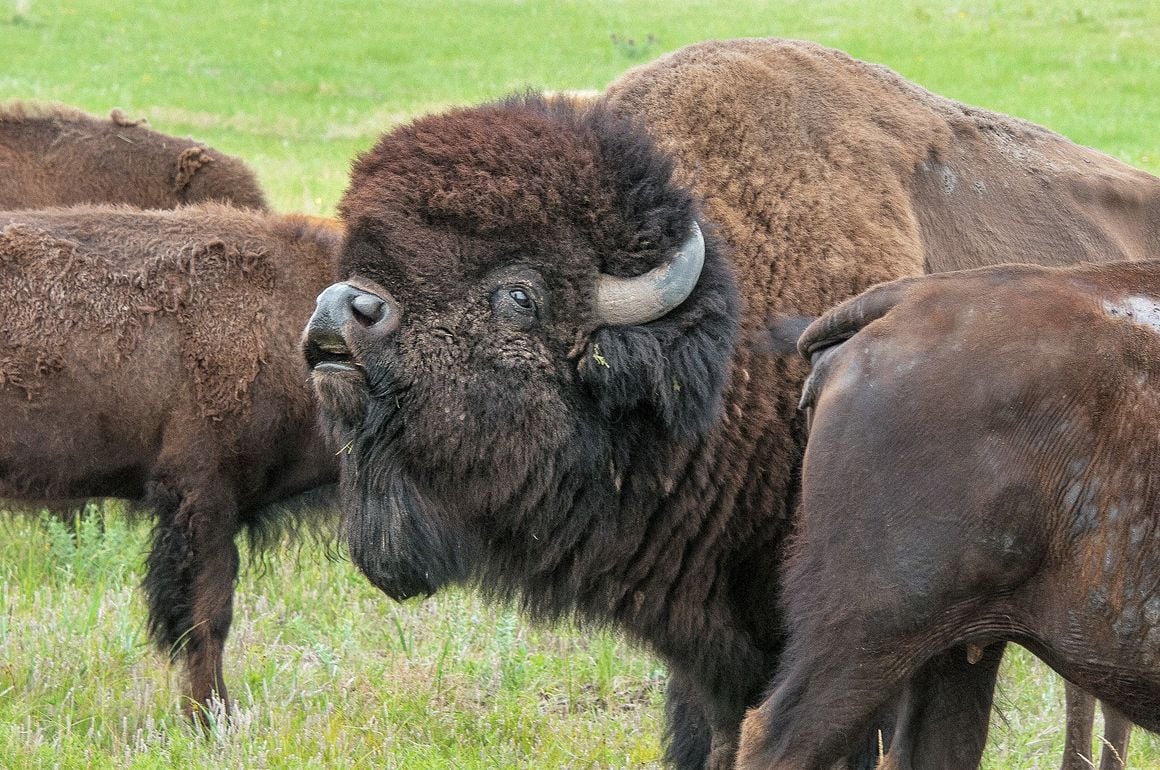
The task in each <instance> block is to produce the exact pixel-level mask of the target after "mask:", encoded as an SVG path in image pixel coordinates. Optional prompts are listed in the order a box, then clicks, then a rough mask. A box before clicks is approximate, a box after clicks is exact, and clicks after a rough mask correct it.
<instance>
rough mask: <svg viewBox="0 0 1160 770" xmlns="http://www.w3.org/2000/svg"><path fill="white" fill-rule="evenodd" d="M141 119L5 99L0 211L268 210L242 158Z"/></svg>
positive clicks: (0, 109) (0, 129) (0, 126)
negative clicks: (224, 206) (108, 206)
mask: <svg viewBox="0 0 1160 770" xmlns="http://www.w3.org/2000/svg"><path fill="white" fill-rule="evenodd" d="M143 123H144V121H141V120H136V121H134V120H128V119H127V118H126V117H125V116H124V114H123V113H121V111H120V110H113V112H112V115H111V116H110V118H109V119H108V120H102V119H99V118H95V117H92V116H90V115H86V114H85V113H83V112H81V111H79V110H76V109H74V108H71V107H65V106H63V105H59V104H39V103H30V102H9V103H7V104H4V105H0V209H33V208H47V207H50V206H68V205H72V204H76V203H127V204H130V205H132V206H137V207H139V208H147V209H150V208H158V209H171V208H175V207H177V206H180V205H183V204H188V203H200V202H207V201H218V202H222V203H233V204H234V205H236V206H240V207H247V208H254V209H265V208H266V198H265V196H264V195H263V193H262V189H261V188H260V187H259V186H258V180H257V178H256V177H255V176H254V172H253V171H251V170H250V168H249V167H248V166H246V164H245V163H243V162H242V161H241V160H239V159H238V158H234V157H231V156H229V155H225V154H223V153H220V152H218V151H217V150H214V149H211V148H209V147H206V146H205V145H202V144H199V143H197V142H195V141H193V140H192V139H178V138H176V137H172V136H166V135H165V134H160V133H157V132H156V131H152V130H150V129H149V128H146V127H145V126H144V125H143Z"/></svg>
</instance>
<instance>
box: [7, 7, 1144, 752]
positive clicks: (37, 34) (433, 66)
mask: <svg viewBox="0 0 1160 770" xmlns="http://www.w3.org/2000/svg"><path fill="white" fill-rule="evenodd" d="M5 1H6V0H0V99H6V98H27V99H51V100H57V101H63V102H66V103H70V104H74V105H77V106H80V107H83V108H86V109H89V110H91V111H94V112H98V113H107V112H108V110H109V109H110V108H112V107H114V106H116V107H121V108H123V109H125V110H126V111H127V112H128V113H129V114H130V116H133V117H138V116H146V117H148V118H149V119H150V121H151V123H152V125H153V126H154V127H155V128H157V129H159V130H162V131H167V132H170V133H177V134H190V135H193V136H195V137H197V138H199V139H202V140H205V141H207V142H209V143H211V144H213V145H215V146H217V147H218V148H220V149H222V150H224V151H227V152H231V153H235V154H238V155H241V156H243V157H245V158H246V159H248V160H249V161H250V162H251V163H253V164H254V165H255V167H256V168H257V169H258V172H259V174H260V176H261V179H262V182H263V183H264V185H265V186H266V187H267V189H268V190H269V192H270V195H271V199H272V201H273V203H274V205H275V206H276V207H277V208H279V209H282V210H287V211H306V212H310V213H322V214H330V213H332V212H333V211H334V207H335V204H336V202H337V200H338V198H339V196H340V194H341V192H342V189H343V187H344V185H345V181H346V176H347V170H348V168H349V164H350V160H351V158H352V157H353V155H354V154H355V153H356V152H358V151H360V150H362V149H365V148H367V147H368V146H369V145H370V144H371V143H372V142H373V141H374V139H375V137H376V136H377V135H378V133H379V132H381V131H383V130H384V129H387V128H389V127H390V126H392V125H394V124H396V123H397V122H399V121H402V120H405V119H407V118H408V117H409V116H412V115H415V114H417V113H420V112H423V111H427V110H431V109H438V108H440V107H442V106H446V105H450V104H459V103H469V102H475V101H479V100H481V99H486V98H489V97H494V96H498V95H501V94H504V93H507V92H510V91H512V90H517V89H523V88H527V87H540V86H542V87H550V88H555V89H562V88H601V87H603V86H604V85H605V84H606V83H608V82H609V81H610V80H611V79H613V78H614V77H616V76H617V75H618V74H619V73H621V72H622V71H624V70H625V69H626V68H628V67H630V66H633V65H635V64H638V63H641V62H645V61H648V60H649V59H651V58H654V57H655V56H657V55H659V54H661V53H663V52H665V51H668V50H672V49H674V48H677V47H679V46H681V45H684V44H687V43H690V42H694V41H696V40H701V39H706V38H711V37H733V36H763V35H777V36H783V37H795V38H807V39H812V40H816V41H818V42H821V43H825V44H828V45H833V46H835V47H839V48H842V49H844V50H847V51H849V52H850V53H852V54H853V55H855V56H858V57H860V58H864V59H868V60H872V61H876V62H881V63H884V64H887V65H889V66H891V67H893V68H895V69H897V70H898V71H900V72H901V73H902V74H904V75H906V76H907V77H910V78H912V79H914V80H916V81H917V82H919V83H920V84H922V85H924V86H926V87H928V88H930V89H932V90H934V91H937V92H940V93H942V94H945V95H948V96H951V97H954V98H958V99H962V100H964V101H967V102H971V103H974V104H979V105H983V106H986V107H990V108H993V109H998V110H1002V111H1005V112H1010V113H1014V114H1017V115H1019V116H1021V117H1026V118H1029V119H1031V120H1035V121H1037V122H1040V123H1043V124H1046V125H1047V126H1049V127H1051V128H1053V129H1055V130H1058V131H1060V132H1062V133H1064V134H1066V135H1068V136H1070V137H1072V138H1073V139H1075V140H1077V141H1079V142H1081V143H1084V144H1088V145H1092V146H1095V147H1098V148H1100V149H1102V150H1104V151H1106V152H1108V153H1110V154H1112V155H1115V156H1117V157H1119V158H1121V159H1123V160H1125V161H1127V162H1129V163H1132V164H1134V165H1137V166H1140V167H1142V168H1145V169H1147V170H1149V171H1151V172H1153V173H1160V145H1158V144H1157V139H1156V133H1155V132H1156V126H1158V125H1160V98H1157V97H1156V94H1155V87H1156V83H1158V82H1160V5H1157V4H1156V3H1146V2H1136V3H1131V2H1117V3H1112V2H1108V3H1078V2H1064V1H1062V0H1039V1H1038V2H1030V1H1028V0H1018V1H1016V2H1007V1H1003V0H991V1H990V2H960V3H956V4H940V5H928V4H922V3H916V2H905V1H904V2H859V1H858V0H822V1H820V2H800V1H787V2H782V3H778V4H776V6H772V4H768V3H764V2H755V1H753V0H736V1H734V2H729V3H719V4H717V3H704V2H688V3H682V4H680V5H679V6H678V5H677V4H670V3H662V2H644V1H643V0H622V1H619V2H607V3H596V2H583V1H580V0H577V1H573V2H552V3H548V2H542V3H532V2H514V1H513V2H493V1H490V0H475V1H474V2H411V3H397V2H388V3H379V4H375V5H373V6H371V5H370V4H364V3H354V2H349V1H348V0H333V1H332V2H330V3H326V4H321V3H318V4H310V3H305V2H302V1H301V0H286V1H285V2H278V3H263V2H243V1H242V0H225V1H224V2H221V3H217V4H207V3H200V2H197V3H195V2H190V1H189V0H181V1H177V0H163V1H161V2H156V3H136V4H128V3H118V2H113V3H110V2H97V1H96V0H77V1H76V2H70V1H67V0H60V1H58V2H42V0H16V2H14V3H8V4H3V3H4V2H5ZM771 6H772V7H771ZM111 511H112V513H111V514H110V517H109V519H108V523H107V527H106V531H105V532H104V534H103V535H102V534H100V533H98V532H97V531H96V529H95V527H93V526H91V525H90V526H86V527H82V531H81V532H80V534H79V536H78V537H76V538H74V537H72V536H71V535H69V534H68V533H67V532H66V531H65V530H64V529H63V528H62V527H61V525H59V524H57V523H56V522H54V521H51V520H47V519H46V520H38V519H36V518H30V517H27V516H16V515H9V514H7V513H4V512H0V767H5V768H7V767H11V768H25V767H37V766H44V767H54V766H63V767H135V768H137V767H139V768H152V767H174V766H180V767H206V768H209V767H214V768H216V767H223V766H228V767H247V768H249V767H303V766H310V767H317V766H323V765H325V766H334V767H363V766H375V767H383V766H386V767H404V768H428V767H432V768H440V767H449V768H450V767H455V768H497V767H537V768H540V767H655V766H657V765H658V758H659V754H660V745H659V736H660V723H661V708H660V703H661V688H662V682H663V677H664V669H663V667H662V666H661V665H660V664H659V663H658V662H657V661H656V660H654V659H652V658H650V657H649V656H647V655H645V654H644V653H642V652H641V651H639V650H635V649H633V648H632V647H630V646H629V645H628V644H626V643H625V642H623V641H621V640H618V639H617V638H615V637H614V636H612V635H610V634H607V633H604V632H599V631H596V630H592V629H573V628H552V629H545V628H536V627H532V626H529V625H528V624H526V623H525V622H523V621H522V620H521V619H520V618H519V617H518V616H517V615H516V614H515V613H513V612H512V611H510V610H506V609H504V608H495V607H491V606H487V605H484V604H483V603H481V602H480V601H479V600H478V599H477V598H476V597H475V596H473V595H471V594H468V593H456V592H451V593H448V594H446V595H442V596H439V597H436V598H435V599H432V600H428V601H426V602H422V603H420V602H411V603H407V604H402V605H398V604H394V603H391V602H389V601H387V600H386V599H385V598H384V597H382V596H381V595H380V594H378V593H377V592H376V591H375V590H374V589H372V588H371V587H370V586H369V585H368V584H367V583H366V582H365V581H364V580H362V579H361V578H360V577H359V576H358V575H357V574H356V573H355V571H354V570H353V569H352V568H351V566H350V565H349V564H348V563H346V562H343V561H329V560H327V559H326V558H325V557H324V556H323V555H322V553H321V550H320V549H318V548H316V547H313V546H306V547H304V548H302V549H301V551H300V552H299V553H297V554H293V553H291V554H281V553H279V554H276V555H274V556H273V557H271V559H270V560H269V561H268V563H267V565H266V568H265V569H257V568H254V567H251V568H249V569H246V570H245V571H244V575H243V577H242V580H241V583H240V585H239V593H238V596H239V605H238V607H237V613H236V620H235V627H234V632H233V634H232V636H231V638H230V643H229V646H228V649H227V678H228V681H229V682H230V683H231V684H232V687H233V693H234V694H235V696H236V698H237V700H238V703H239V707H240V713H239V714H238V716H237V718H236V719H234V720H232V722H231V723H230V724H229V725H228V726H222V727H221V728H220V729H218V730H215V731H214V732H213V733H212V734H211V735H209V736H208V737H203V736H199V735H197V734H196V733H195V731H194V730H193V729H192V728H191V727H189V726H188V725H187V724H186V723H185V722H184V721H183V720H182V718H181V716H180V705H181V704H180V693H181V690H182V678H181V676H180V675H179V673H178V672H174V671H169V670H167V669H166V668H165V667H164V666H163V664H162V659H161V657H160V656H159V655H158V654H156V653H155V652H153V651H152V650H151V649H150V648H149V646H148V645H147V643H146V638H145V633H144V616H145V613H144V605H143V602H142V600H141V597H140V596H139V594H138V593H137V591H136V590H135V587H136V585H137V583H138V582H139V580H140V576H141V561H142V553H143V549H144V547H145V541H146V535H147V526H146V525H144V524H142V523H134V522H127V521H125V520H124V519H123V518H121V517H119V516H118V515H117V514H116V512H115V509H111ZM1000 702H1001V703H1002V705H1003V717H1002V718H999V719H997V721H996V724H995V728H994V730H993V732H992V742H991V746H990V748H989V750H988V755H987V760H986V763H985V766H987V767H995V768H1053V767H1055V766H1057V764H1058V760H1059V756H1060V751H1061V747H1062V728H1063V709H1062V705H1061V704H1062V687H1061V685H1060V682H1059V680H1058V679H1056V678H1055V677H1054V676H1052V675H1051V674H1050V672H1047V671H1046V670H1045V669H1044V668H1043V667H1042V666H1040V665H1039V664H1037V663H1036V662H1035V661H1033V660H1032V659H1031V658H1030V657H1029V656H1027V655H1016V656H1010V658H1009V660H1008V662H1007V665H1006V669H1005V673H1004V678H1003V683H1002V686H1001V691H1000ZM1131 759H1132V762H1131V764H1132V765H1133V766H1135V767H1160V743H1157V742H1155V741H1153V740H1152V739H1150V738H1146V737H1144V736H1142V735H1137V736H1136V737H1135V738H1134V740H1133V748H1132V756H1131Z"/></svg>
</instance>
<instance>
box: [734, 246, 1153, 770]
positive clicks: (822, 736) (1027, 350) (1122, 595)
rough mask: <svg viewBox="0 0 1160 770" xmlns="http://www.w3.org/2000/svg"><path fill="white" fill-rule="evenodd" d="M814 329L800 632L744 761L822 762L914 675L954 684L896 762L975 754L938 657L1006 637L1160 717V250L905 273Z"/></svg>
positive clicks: (1125, 704)
mask: <svg viewBox="0 0 1160 770" xmlns="http://www.w3.org/2000/svg"><path fill="white" fill-rule="evenodd" d="M799 345H800V349H801V351H802V354H803V355H806V356H812V358H813V362H814V368H813V373H812V374H811V375H810V377H809V379H808V380H807V382H806V385H805V389H804V393H803V395H802V405H803V407H805V408H808V409H810V410H812V416H811V423H812V424H811V430H810V441H809V446H808V447H807V448H806V453H805V462H804V465H803V469H802V486H801V503H800V506H799V514H798V521H797V527H796V530H795V535H794V538H793V543H792V546H791V547H790V549H789V553H790V557H789V559H788V561H787V566H786V569H785V578H784V582H783V585H784V597H783V602H784V605H785V608H786V619H787V626H788V628H789V629H790V635H789V642H788V644H787V647H786V652H785V654H784V656H783V659H782V660H783V663H782V668H781V671H780V673H779V675H778V678H777V685H776V688H775V689H774V690H773V692H772V694H771V695H770V697H769V699H768V700H767V701H766V702H765V703H764V704H763V705H762V706H761V707H760V709H758V710H755V711H754V712H752V713H751V715H750V716H749V717H748V718H747V719H746V721H745V729H744V731H743V739H742V746H741V752H740V761H739V763H738V764H739V766H740V767H745V768H787V769H788V768H828V767H829V766H830V764H831V763H832V762H833V761H834V760H836V759H838V758H839V757H841V756H842V754H844V753H845V751H846V747H847V741H848V736H850V735H859V734H862V733H863V732H865V730H867V729H869V728H871V727H872V726H873V724H874V719H875V715H876V714H877V713H879V712H880V710H881V709H882V707H883V706H884V705H887V703H888V701H889V700H891V699H893V698H894V697H896V695H897V693H899V692H900V691H904V692H905V691H908V690H909V692H910V693H911V694H908V695H907V696H904V698H903V703H904V704H905V705H904V709H907V710H910V709H919V710H921V709H922V708H924V705H925V704H924V701H923V699H922V698H921V697H919V698H915V697H913V695H912V693H913V691H914V690H915V689H916V688H917V689H919V690H930V689H932V688H941V689H942V690H943V691H944V692H946V693H947V698H946V700H945V701H944V702H943V703H942V704H941V713H940V712H935V713H930V714H924V715H923V718H922V727H923V729H922V730H918V731H914V732H910V731H902V732H899V733H897V734H896V735H895V738H894V741H893V743H892V745H891V747H890V754H889V756H888V762H887V764H888V765H889V766H890V767H896V768H903V767H914V768H926V767H932V768H933V767H939V768H943V767H966V766H969V765H967V763H965V762H963V763H960V764H956V765H949V764H945V763H942V762H939V761H937V759H938V758H941V757H944V756H945V755H946V754H945V751H944V750H943V749H942V748H941V746H942V744H943V743H945V742H946V741H947V740H948V739H953V737H954V736H953V734H954V731H955V724H956V722H957V719H958V717H959V714H960V713H961V711H962V710H964V709H969V708H971V704H970V703H958V702H957V696H958V695H959V691H958V690H956V689H955V688H953V687H951V686H949V683H946V682H944V681H943V680H942V672H941V671H940V670H939V669H938V668H933V669H932V668H931V667H930V666H929V663H930V661H932V660H935V659H936V658H937V657H938V656H939V655H940V654H944V653H946V652H947V651H948V650H951V649H952V648H954V647H962V646H963V645H969V646H976V648H981V647H982V646H986V645H992V644H994V643H995V642H1004V641H1015V642H1018V643H1020V644H1022V645H1024V646H1026V647H1027V648H1028V649H1030V650H1031V651H1032V652H1034V653H1035V654H1036V655H1037V656H1039V657H1040V658H1041V659H1043V660H1044V661H1045V662H1047V663H1048V664H1049V665H1050V666H1052V667H1053V668H1054V669H1055V670H1056V671H1058V672H1059V673H1060V674H1061V675H1062V676H1064V677H1066V678H1067V679H1068V680H1069V681H1072V682H1075V683H1076V684H1078V685H1079V686H1080V687H1082V688H1083V689H1085V690H1087V691H1088V692H1091V693H1094V694H1095V695H1097V696H1098V697H1099V698H1101V699H1103V700H1104V702H1106V703H1109V704H1111V705H1113V706H1115V707H1116V708H1117V709H1119V710H1120V711H1122V712H1123V713H1124V714H1125V715H1126V716H1127V717H1128V718H1129V719H1131V720H1132V721H1133V722H1136V723H1137V724H1140V725H1142V726H1144V727H1145V728H1147V729H1149V730H1160V656H1158V654H1157V651H1158V650H1160V593H1157V587H1156V580H1157V575H1160V536H1158V534H1157V522H1158V519H1157V517H1158V515H1160V491H1158V490H1157V489H1156V488H1155V484H1154V483H1153V481H1154V479H1156V478H1157V477H1160V262H1140V263H1120V264H1109V265H1097V266H1079V267H1072V268H1053V269H1051V268H1041V267H1030V266H1023V265H1020V266H1010V265H1005V266H999V267H992V268H983V269H979V270H971V271H964V272H957V273H951V274H947V275H939V276H930V277H926V278H909V279H904V280H900V281H896V282H893V283H889V284H886V285H884V286H879V287H876V288H874V289H872V290H871V291H869V292H867V293H865V294H863V295H861V296H859V297H857V298H855V299H852V300H849V301H847V302H845V303H843V304H842V305H840V306H838V307H837V308H835V309H834V310H832V311H830V312H829V313H827V314H826V315H824V316H823V317H822V318H821V319H819V320H818V321H816V322H815V323H813V324H812V325H811V326H810V327H809V328H808V329H807V330H806V331H805V334H804V335H803V336H802V338H801V340H800V342H799ZM903 713H904V714H905V713H906V712H905V711H904V712H903ZM940 719H941V720H942V721H941V722H940V721H939V720H940ZM908 721H910V720H908V719H907V718H906V717H903V719H902V722H903V723H906V722H908ZM1087 750H1090V746H1089V747H1087ZM1085 753H1086V752H1085ZM1105 758H1106V757H1105ZM1089 766H1090V765H1089Z"/></svg>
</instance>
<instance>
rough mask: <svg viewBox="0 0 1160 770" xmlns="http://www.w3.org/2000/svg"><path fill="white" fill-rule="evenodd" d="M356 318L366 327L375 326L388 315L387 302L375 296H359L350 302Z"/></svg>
mask: <svg viewBox="0 0 1160 770" xmlns="http://www.w3.org/2000/svg"><path fill="white" fill-rule="evenodd" d="M350 306H351V309H353V310H354V317H355V318H356V319H358V321H359V322H360V323H362V324H363V325H364V326H373V325H374V324H377V323H378V322H379V321H381V320H383V317H384V316H385V315H386V314H387V303H386V300H384V299H382V298H381V297H376V296H375V295H374V294H359V295H357V296H356V297H354V299H352V300H351V301H350Z"/></svg>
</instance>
